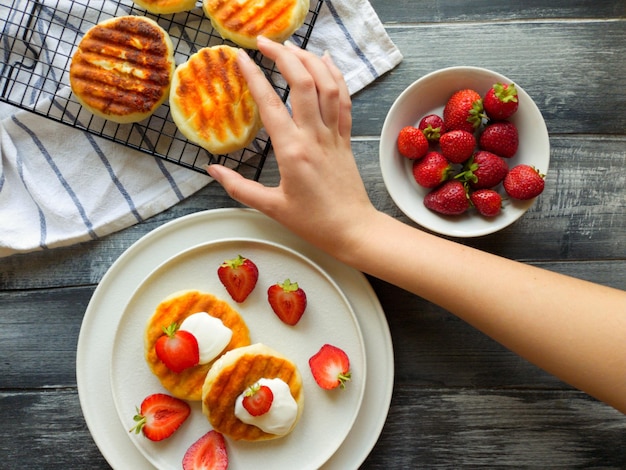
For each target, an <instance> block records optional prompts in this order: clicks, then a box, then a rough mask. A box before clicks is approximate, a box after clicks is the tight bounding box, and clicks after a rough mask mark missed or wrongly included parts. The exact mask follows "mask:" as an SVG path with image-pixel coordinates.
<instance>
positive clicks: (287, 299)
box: [267, 279, 307, 326]
mask: <svg viewBox="0 0 626 470" xmlns="http://www.w3.org/2000/svg"><path fill="white" fill-rule="evenodd" d="M267 300H268V302H269V304H270V306H271V307H272V310H274V313H275V314H276V315H277V316H278V318H280V319H281V320H282V321H283V322H285V323H287V324H288V325H291V326H293V325H295V324H296V323H298V322H299V321H300V318H302V315H303V314H304V310H305V309H306V303H307V301H306V293H305V292H304V290H302V288H301V287H299V286H298V283H297V282H291V281H290V280H289V279H285V282H283V283H282V284H274V285H273V286H270V287H269V289H268V290H267Z"/></svg>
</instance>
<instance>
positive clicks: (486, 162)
mask: <svg viewBox="0 0 626 470" xmlns="http://www.w3.org/2000/svg"><path fill="white" fill-rule="evenodd" d="M508 172H509V165H507V163H506V161H505V160H504V159H503V158H501V157H499V156H497V155H496V154H495V153H491V152H487V151H485V150H479V151H478V152H476V153H475V154H474V156H473V157H472V159H471V160H470V161H469V162H467V164H466V165H465V169H464V171H463V172H462V173H459V175H458V176H457V177H458V178H459V179H461V181H467V182H468V183H469V185H470V187H471V188H472V189H485V188H493V187H494V186H497V185H499V184H500V183H501V182H502V180H503V179H504V177H505V176H506V175H507V173H508Z"/></svg>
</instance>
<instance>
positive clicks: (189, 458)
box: [183, 431, 228, 470]
mask: <svg viewBox="0 0 626 470" xmlns="http://www.w3.org/2000/svg"><path fill="white" fill-rule="evenodd" d="M227 468H228V452H227V450H226V440H225V439H224V436H222V435H221V434H220V433H219V432H217V431H209V432H207V433H206V434H205V435H204V436H202V437H201V438H200V439H198V440H197V441H196V442H194V443H193V444H191V446H190V447H189V449H187V452H185V455H184V456H183V470H226V469H227Z"/></svg>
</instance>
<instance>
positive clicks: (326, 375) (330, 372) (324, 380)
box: [309, 344, 351, 390]
mask: <svg viewBox="0 0 626 470" xmlns="http://www.w3.org/2000/svg"><path fill="white" fill-rule="evenodd" d="M309 367H310V368H311V373H312V374H313V378H314V379H315V382H317V385H319V386H320V387H322V388H323V389H326V390H332V389H333V388H337V387H341V388H346V382H347V381H348V380H350V376H351V372H350V359H349V358H348V355H347V354H346V353H345V351H344V350H343V349H341V348H338V347H337V346H333V345H332V344H325V345H323V346H322V347H321V348H320V350H319V351H318V352H317V353H315V354H314V355H313V356H311V358H310V359H309Z"/></svg>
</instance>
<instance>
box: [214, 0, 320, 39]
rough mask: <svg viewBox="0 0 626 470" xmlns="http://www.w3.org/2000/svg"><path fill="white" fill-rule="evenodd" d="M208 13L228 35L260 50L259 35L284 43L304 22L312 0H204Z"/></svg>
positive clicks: (217, 29) (220, 31)
mask: <svg viewBox="0 0 626 470" xmlns="http://www.w3.org/2000/svg"><path fill="white" fill-rule="evenodd" d="M202 6H203V8H204V12H205V14H206V15H207V16H208V17H209V18H210V19H211V24H212V25H213V28H215V30H216V31H217V32H218V33H219V34H220V35H221V36H222V37H223V38H224V39H230V40H231V41H233V42H234V43H235V44H238V45H240V46H241V47H245V48H248V49H256V48H257V45H256V38H257V37H258V36H265V37H266V38H268V39H272V40H274V41H277V42H284V41H285V40H286V39H288V38H289V37H290V36H291V35H292V34H293V33H295V32H296V30H297V29H298V28H300V26H302V25H303V24H304V20H305V19H306V15H307V14H308V12H309V0H203V4H202Z"/></svg>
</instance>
